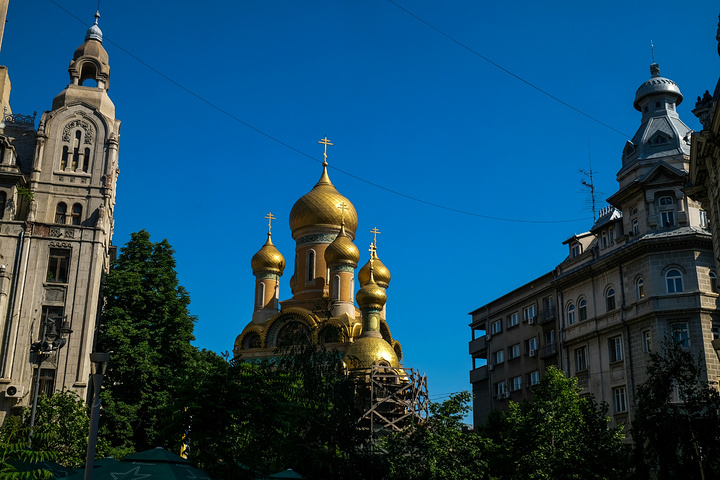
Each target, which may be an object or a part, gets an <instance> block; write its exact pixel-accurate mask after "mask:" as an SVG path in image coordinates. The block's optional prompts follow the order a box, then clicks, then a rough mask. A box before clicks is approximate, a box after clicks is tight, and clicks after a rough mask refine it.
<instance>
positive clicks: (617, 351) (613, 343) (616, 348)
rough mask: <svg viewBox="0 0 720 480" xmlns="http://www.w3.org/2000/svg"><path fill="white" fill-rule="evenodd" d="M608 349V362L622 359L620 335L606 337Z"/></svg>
mask: <svg viewBox="0 0 720 480" xmlns="http://www.w3.org/2000/svg"><path fill="white" fill-rule="evenodd" d="M608 350H609V352H610V363H613V362H619V361H621V360H622V359H623V345H622V336H617V337H612V338H610V339H608Z"/></svg>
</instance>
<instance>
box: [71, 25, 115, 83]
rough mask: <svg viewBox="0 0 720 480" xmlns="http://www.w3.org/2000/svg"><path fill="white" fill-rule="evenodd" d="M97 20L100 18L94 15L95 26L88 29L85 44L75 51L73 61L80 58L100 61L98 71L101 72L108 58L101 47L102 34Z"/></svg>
mask: <svg viewBox="0 0 720 480" xmlns="http://www.w3.org/2000/svg"><path fill="white" fill-rule="evenodd" d="M98 18H100V13H95V24H94V25H93V26H91V27H90V28H89V29H88V31H87V34H86V35H85V43H83V44H82V45H80V46H79V47H78V48H77V49H75V54H74V55H73V60H77V59H78V58H80V57H93V58H96V59H98V60H99V61H100V64H101V65H100V69H101V70H102V69H103V67H105V68H107V67H106V65H107V64H108V59H109V57H108V54H107V52H106V51H105V48H104V47H103V46H102V32H101V31H100V27H98V24H97V22H98Z"/></svg>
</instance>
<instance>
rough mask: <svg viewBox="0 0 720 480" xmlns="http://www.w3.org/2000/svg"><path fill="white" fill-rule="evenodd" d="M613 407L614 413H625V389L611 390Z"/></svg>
mask: <svg viewBox="0 0 720 480" xmlns="http://www.w3.org/2000/svg"><path fill="white" fill-rule="evenodd" d="M613 407H614V411H615V413H622V412H627V393H626V390H625V387H616V388H613Z"/></svg>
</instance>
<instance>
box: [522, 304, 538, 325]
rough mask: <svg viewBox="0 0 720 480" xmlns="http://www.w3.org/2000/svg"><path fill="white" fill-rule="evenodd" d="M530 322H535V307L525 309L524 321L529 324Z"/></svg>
mask: <svg viewBox="0 0 720 480" xmlns="http://www.w3.org/2000/svg"><path fill="white" fill-rule="evenodd" d="M530 320H533V321H534V320H535V305H530V306H528V307H525V308H524V309H523V321H524V322H527V321H530Z"/></svg>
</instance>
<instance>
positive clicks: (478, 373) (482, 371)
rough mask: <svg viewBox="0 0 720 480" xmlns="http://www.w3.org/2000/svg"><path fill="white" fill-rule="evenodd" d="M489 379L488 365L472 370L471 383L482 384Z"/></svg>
mask: <svg viewBox="0 0 720 480" xmlns="http://www.w3.org/2000/svg"><path fill="white" fill-rule="evenodd" d="M487 379H488V368H487V365H483V366H482V367H478V368H475V369H473V370H470V383H476V382H482V381H483V380H487Z"/></svg>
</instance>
